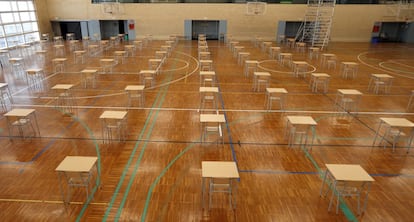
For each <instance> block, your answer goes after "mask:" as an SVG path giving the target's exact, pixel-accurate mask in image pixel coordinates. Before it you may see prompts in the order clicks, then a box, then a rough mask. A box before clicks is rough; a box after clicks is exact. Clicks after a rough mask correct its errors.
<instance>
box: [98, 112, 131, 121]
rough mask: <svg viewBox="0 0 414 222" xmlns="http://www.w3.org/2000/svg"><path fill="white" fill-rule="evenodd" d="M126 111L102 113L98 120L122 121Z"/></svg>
mask: <svg viewBox="0 0 414 222" xmlns="http://www.w3.org/2000/svg"><path fill="white" fill-rule="evenodd" d="M126 115H127V111H104V112H103V113H102V114H101V116H99V119H124V118H125V116H126Z"/></svg>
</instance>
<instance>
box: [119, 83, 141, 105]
mask: <svg viewBox="0 0 414 222" xmlns="http://www.w3.org/2000/svg"><path fill="white" fill-rule="evenodd" d="M144 88H145V85H127V86H126V87H125V89H124V90H125V91H126V92H127V93H128V106H131V105H132V100H133V99H139V100H140V105H141V106H144V104H145V97H144Z"/></svg>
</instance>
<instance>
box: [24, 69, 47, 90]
mask: <svg viewBox="0 0 414 222" xmlns="http://www.w3.org/2000/svg"><path fill="white" fill-rule="evenodd" d="M44 78H45V73H44V72H43V69H27V70H26V82H27V85H28V86H29V89H31V90H43V79H44Z"/></svg>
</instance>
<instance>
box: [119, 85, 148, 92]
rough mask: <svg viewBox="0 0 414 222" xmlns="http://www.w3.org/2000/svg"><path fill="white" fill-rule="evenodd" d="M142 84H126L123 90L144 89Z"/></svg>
mask: <svg viewBox="0 0 414 222" xmlns="http://www.w3.org/2000/svg"><path fill="white" fill-rule="evenodd" d="M144 88H145V86H144V85H127V86H126V87H125V89H124V90H127V91H128V90H129V91H135V90H136V91H138V90H144Z"/></svg>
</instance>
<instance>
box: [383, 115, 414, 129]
mask: <svg viewBox="0 0 414 222" xmlns="http://www.w3.org/2000/svg"><path fill="white" fill-rule="evenodd" d="M380 120H381V121H383V122H384V123H386V124H388V125H390V126H392V127H414V123H413V122H411V121H410V120H408V119H406V118H385V117H382V118H380Z"/></svg>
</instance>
